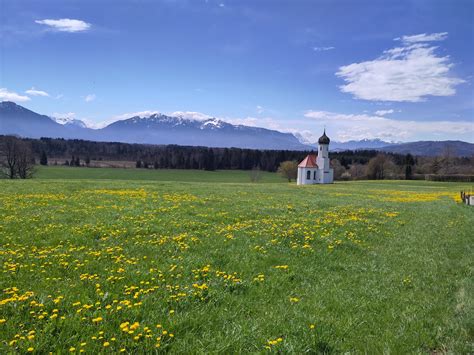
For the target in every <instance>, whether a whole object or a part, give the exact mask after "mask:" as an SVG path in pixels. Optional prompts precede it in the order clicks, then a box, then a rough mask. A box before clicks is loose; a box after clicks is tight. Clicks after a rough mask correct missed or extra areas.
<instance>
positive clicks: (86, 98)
mask: <svg viewBox="0 0 474 355" xmlns="http://www.w3.org/2000/svg"><path fill="white" fill-rule="evenodd" d="M95 97H96V96H95V95H94V94H89V95H87V96H86V97H85V98H84V101H85V102H91V101H94V100H95Z"/></svg>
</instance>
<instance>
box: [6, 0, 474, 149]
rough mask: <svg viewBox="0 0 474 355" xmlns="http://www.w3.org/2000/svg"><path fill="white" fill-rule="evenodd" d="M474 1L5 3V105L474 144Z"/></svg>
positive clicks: (343, 136)
mask: <svg viewBox="0 0 474 355" xmlns="http://www.w3.org/2000/svg"><path fill="white" fill-rule="evenodd" d="M473 23H474V1H470V0H466V1H462V0H456V1H453V0H411V1H405V0H396V1H391V0H386V1H375V0H373V1H367V0H360V1H353V0H345V1H336V0H327V1H319V0H314V1H309V0H308V1H305V0H287V1H283V0H275V1H270V0H261V1H259V0H218V1H215V0H187V1H186V0H156V1H151V0H150V1H138V0H129V1H125V0H123V1H120V0H114V1H112V0H110V1H89V0H78V1H75V0H68V1H64V0H62V1H50V0H42V1H28V0H22V1H18V0H0V100H10V101H15V102H17V103H19V104H21V105H24V106H25V107H27V108H29V109H32V110H34V111H37V112H39V113H43V114H48V115H54V116H61V117H66V116H67V117H75V118H77V119H82V120H84V121H85V122H87V123H88V124H89V125H94V126H97V125H99V126H100V125H101V124H103V123H104V122H110V121H113V120H116V119H120V118H124V117H127V114H132V113H135V112H143V113H144V114H146V113H147V112H148V113H149V112H153V111H159V112H162V113H177V114H180V115H182V116H187V117H194V118H198V119H200V118H204V117H208V116H212V117H218V118H221V119H224V120H226V121H229V122H233V123H241V124H247V125H254V126H262V127H267V128H273V129H279V130H282V131H288V132H295V133H300V134H301V135H302V136H303V137H306V138H307V139H308V140H310V141H311V140H313V139H314V137H318V136H319V135H320V133H321V131H322V129H323V127H324V126H325V127H326V129H327V131H328V134H329V136H330V137H331V138H333V139H334V140H339V141H347V140H350V139H363V138H370V139H371V138H380V139H383V140H387V141H412V140H427V139H433V140H445V139H461V140H465V141H470V142H474V124H473V120H474V115H473V114H474V88H473V80H474V25H473Z"/></svg>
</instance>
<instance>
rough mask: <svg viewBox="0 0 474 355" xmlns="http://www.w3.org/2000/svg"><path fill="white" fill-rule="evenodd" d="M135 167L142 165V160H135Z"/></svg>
mask: <svg viewBox="0 0 474 355" xmlns="http://www.w3.org/2000/svg"><path fill="white" fill-rule="evenodd" d="M135 167H136V168H137V169H140V168H141V167H142V161H141V160H137V162H136V163H135Z"/></svg>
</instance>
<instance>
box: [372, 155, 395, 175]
mask: <svg viewBox="0 0 474 355" xmlns="http://www.w3.org/2000/svg"><path fill="white" fill-rule="evenodd" d="M393 168H394V163H393V161H392V159H390V157H388V156H387V155H385V154H381V153H380V154H377V156H376V157H374V158H372V159H370V160H369V163H368V164H367V168H366V172H367V177H368V178H369V179H374V180H383V179H385V178H387V177H389V176H390V174H391V173H392V172H393Z"/></svg>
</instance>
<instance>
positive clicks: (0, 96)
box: [0, 88, 31, 102]
mask: <svg viewBox="0 0 474 355" xmlns="http://www.w3.org/2000/svg"><path fill="white" fill-rule="evenodd" d="M30 100H31V99H30V98H29V97H28V96H23V95H20V94H17V93H16V92H13V91H8V90H7V89H6V88H0V101H13V102H25V101H30Z"/></svg>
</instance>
